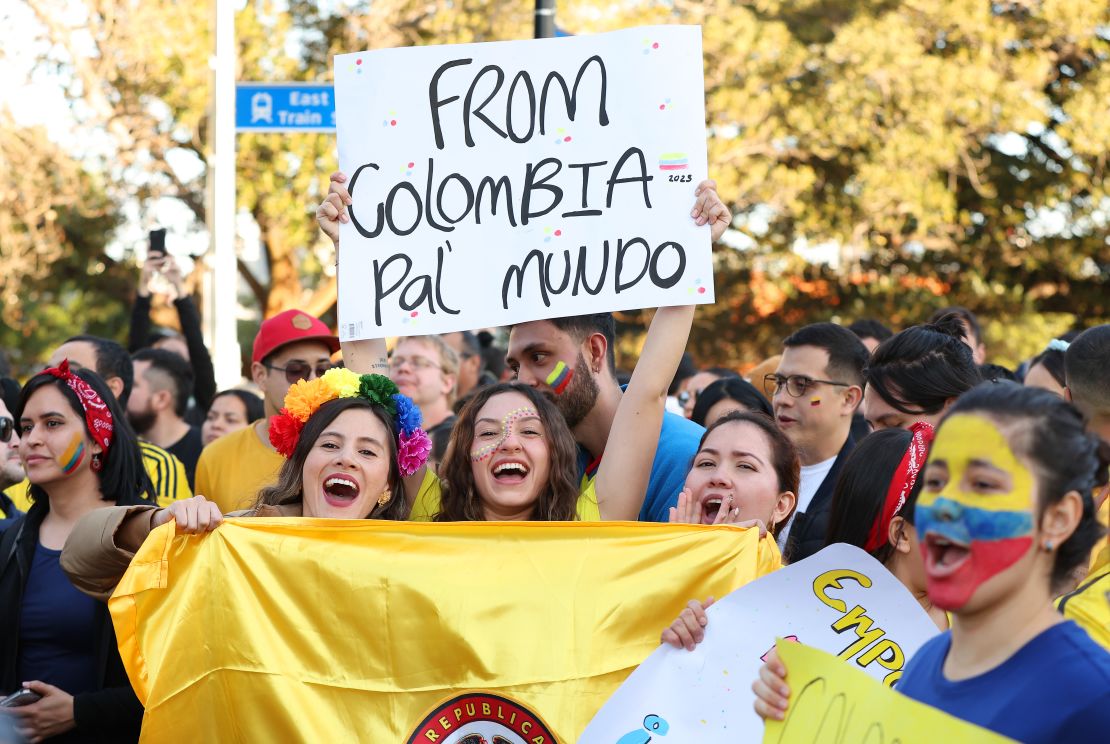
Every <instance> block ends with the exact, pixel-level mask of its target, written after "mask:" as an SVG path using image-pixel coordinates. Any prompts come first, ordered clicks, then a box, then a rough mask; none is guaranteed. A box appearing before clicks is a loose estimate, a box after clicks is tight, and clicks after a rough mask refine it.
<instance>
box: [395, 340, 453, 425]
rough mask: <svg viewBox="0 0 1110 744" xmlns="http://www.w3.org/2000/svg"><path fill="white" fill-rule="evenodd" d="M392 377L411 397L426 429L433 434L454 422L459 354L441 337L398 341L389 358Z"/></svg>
mask: <svg viewBox="0 0 1110 744" xmlns="http://www.w3.org/2000/svg"><path fill="white" fill-rule="evenodd" d="M389 378H390V379H391V380H393V382H395V383H396V384H397V389H398V390H400V391H401V392H402V393H403V394H405V395H407V396H409V397H410V398H412V401H413V402H414V403H416V405H418V406H419V407H420V413H421V415H422V416H423V418H424V431H425V432H427V434H428V436H430V437H431V436H434V435H435V434H436V433H437V432H438V431H439V430H441V429H442V430H446V431H447V432H450V430H451V428H452V427H453V426H454V425H455V415H454V412H453V411H452V409H451V404H452V403H454V402H455V385H456V383H457V381H458V378H459V356H458V354H456V353H455V350H454V349H452V348H451V347H450V346H448V345H447V342H446V341H444V340H443V338H442V337H441V336H434V335H433V336H409V337H408V338H402V339H400V340H398V342H397V346H396V347H395V348H394V349H393V355H392V356H390V357H389Z"/></svg>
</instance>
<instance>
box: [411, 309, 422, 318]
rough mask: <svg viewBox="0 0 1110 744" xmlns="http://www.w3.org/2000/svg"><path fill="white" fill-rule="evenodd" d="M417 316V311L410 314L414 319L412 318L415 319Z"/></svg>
mask: <svg viewBox="0 0 1110 744" xmlns="http://www.w3.org/2000/svg"><path fill="white" fill-rule="evenodd" d="M419 314H420V313H419V311H417V310H413V311H412V313H411V315H412V317H414V318H415V317H416V316H417V315H419Z"/></svg>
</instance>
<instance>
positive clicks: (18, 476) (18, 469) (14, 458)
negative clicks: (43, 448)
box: [0, 398, 24, 521]
mask: <svg viewBox="0 0 1110 744" xmlns="http://www.w3.org/2000/svg"><path fill="white" fill-rule="evenodd" d="M23 477H24V475H23V462H22V461H21V460H20V459H19V432H18V431H16V426H15V416H13V415H12V412H11V410H10V409H9V408H8V406H7V404H6V403H5V402H4V400H3V398H0V521H2V520H3V519H11V518H12V517H15V516H17V515H18V513H19V512H18V511H17V510H16V508H15V504H13V503H12V500H11V499H10V498H8V497H7V496H5V495H4V493H3V492H4V489H5V488H8V487H10V486H14V485H15V484H17V483H22V482H23Z"/></svg>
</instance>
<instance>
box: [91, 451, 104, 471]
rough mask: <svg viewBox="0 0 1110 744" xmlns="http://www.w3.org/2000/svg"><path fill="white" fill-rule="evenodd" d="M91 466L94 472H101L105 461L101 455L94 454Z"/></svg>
mask: <svg viewBox="0 0 1110 744" xmlns="http://www.w3.org/2000/svg"><path fill="white" fill-rule="evenodd" d="M89 468H90V469H91V470H92V471H93V472H94V473H99V472H100V471H101V470H103V469H104V462H103V461H101V459H100V455H93V456H92V461H91V462H90V463H89Z"/></svg>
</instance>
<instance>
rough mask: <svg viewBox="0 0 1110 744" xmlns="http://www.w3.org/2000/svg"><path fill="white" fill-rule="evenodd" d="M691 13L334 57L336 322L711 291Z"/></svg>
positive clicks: (606, 303) (363, 329)
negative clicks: (338, 218) (548, 35)
mask: <svg viewBox="0 0 1110 744" xmlns="http://www.w3.org/2000/svg"><path fill="white" fill-rule="evenodd" d="M701 60H702V53H701V30H700V28H699V27H694V26H664V27H649V28H638V29H631V30H627V31H618V32H614V33H609V34H602V35H598V36H593V37H570V38H562V39H539V40H534V41H513V42H495V43H486V44H464V45H456V46H440V47H412V48H403V49H384V50H377V51H372V52H364V53H357V54H343V55H338V56H336V57H335V85H336V112H337V133H338V141H339V164H340V169H341V170H342V171H343V172H344V173H347V174H348V176H349V181H348V184H347V186H348V190H349V191H350V194H351V198H352V202H353V203H352V204H351V206H350V207H349V213H350V217H351V221H350V222H349V223H348V224H344V225H343V226H342V227H341V244H342V254H343V261H342V262H341V263H340V272H339V297H340V300H339V301H340V305H339V310H340V317H341V323H340V337H341V338H343V339H344V340H350V339H358V338H378V337H382V336H390V335H416V334H428V333H442V332H449V331H455V330H463V329H468V328H480V327H487V326H497V325H505V324H507V323H509V322H523V321H526V320H534V319H538V318H547V317H555V316H560V315H578V314H582V313H587V312H604V311H610V310H622V309H634V308H643V307H657V306H662V305H677V304H688V303H689V304H693V303H709V302H712V301H713V271H712V257H711V246H710V240H709V232H710V231H709V227H708V226H702V227H698V226H697V225H695V224H694V222H693V220H692V219H691V218H690V210H691V209H692V207H693V204H694V189H695V187H696V186H697V184H698V183H699V182H700V181H701V180H703V179H705V178H706V177H707V166H706V145H705V104H704V97H705V93H704V82H703V75H702V62H701Z"/></svg>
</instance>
